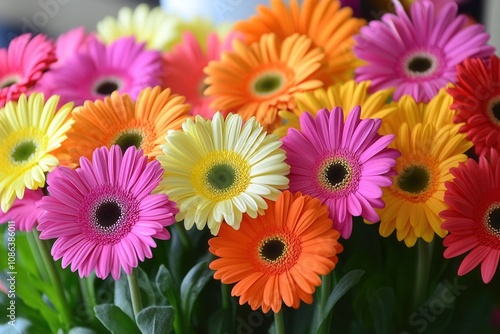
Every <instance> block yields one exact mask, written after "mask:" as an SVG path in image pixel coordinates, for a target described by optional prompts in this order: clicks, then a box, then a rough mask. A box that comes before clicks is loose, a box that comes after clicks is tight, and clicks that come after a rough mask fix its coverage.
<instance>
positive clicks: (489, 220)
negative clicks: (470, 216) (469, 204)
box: [484, 203, 500, 236]
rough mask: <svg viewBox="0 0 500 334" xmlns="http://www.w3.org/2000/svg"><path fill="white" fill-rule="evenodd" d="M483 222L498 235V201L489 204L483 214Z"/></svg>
mask: <svg viewBox="0 0 500 334" xmlns="http://www.w3.org/2000/svg"><path fill="white" fill-rule="evenodd" d="M484 223H485V224H486V227H487V228H488V229H489V230H490V231H491V232H493V233H494V234H496V235H499V236H500V203H493V204H492V205H490V207H489V208H488V210H487V211H486V214H485V215H484Z"/></svg>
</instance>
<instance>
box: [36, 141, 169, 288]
mask: <svg viewBox="0 0 500 334" xmlns="http://www.w3.org/2000/svg"><path fill="white" fill-rule="evenodd" d="M80 166H81V167H80V168H77V169H76V170H73V169H70V168H61V169H60V176H55V177H53V178H52V179H51V183H50V184H49V187H48V191H49V193H50V196H45V197H44V198H43V199H42V201H41V202H40V204H39V206H40V208H42V209H43V210H45V212H44V213H43V214H42V216H41V217H40V223H39V224H38V227H37V229H38V230H39V231H41V234H40V239H53V238H57V240H56V242H55V243H54V245H53V246H52V256H53V257H54V260H56V261H57V260H59V259H60V258H62V267H63V268H66V267H67V266H68V265H69V264H70V263H71V271H76V270H78V273H79V275H80V277H84V276H88V275H90V273H91V272H92V271H93V270H95V273H96V275H97V277H99V278H102V279H105V278H106V277H108V276H109V274H110V273H111V276H112V277H113V279H115V280H118V279H119V278H120V269H121V268H123V270H124V271H125V273H127V274H130V273H131V271H132V268H135V267H137V266H138V260H140V261H144V259H145V258H151V257H152V253H151V248H152V247H156V244H155V241H154V240H153V238H156V239H162V240H167V239H169V238H170V234H169V232H168V231H167V230H166V229H165V227H166V226H169V225H172V224H173V223H174V222H175V219H174V215H175V213H176V212H177V209H176V208H175V203H173V202H172V201H170V200H169V199H168V197H167V196H166V195H165V194H151V192H152V191H153V190H154V189H155V188H156V186H157V185H158V183H159V182H160V179H161V175H162V172H163V171H162V169H161V167H160V164H159V163H158V161H151V162H149V163H148V161H147V158H146V157H145V156H144V153H143V152H141V150H137V149H136V148H135V147H129V148H128V149H127V150H126V151H125V153H124V154H123V153H122V150H121V149H120V147H119V146H116V145H115V146H113V147H111V149H109V150H108V148H107V147H102V148H99V149H96V150H95V151H94V154H93V156H92V162H90V161H89V160H88V159H87V158H85V157H83V158H82V159H81V160H80Z"/></svg>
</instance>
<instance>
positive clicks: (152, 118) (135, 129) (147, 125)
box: [57, 86, 190, 167]
mask: <svg viewBox="0 0 500 334" xmlns="http://www.w3.org/2000/svg"><path fill="white" fill-rule="evenodd" d="M184 101H185V98H184V96H181V95H177V94H171V90H170V89H169V88H167V89H164V90H162V88H161V87H159V86H157V87H154V88H145V89H143V90H142V91H141V92H140V93H139V96H138V97H137V101H135V102H134V101H133V100H132V98H131V97H130V96H129V95H127V94H121V93H119V92H117V91H115V92H113V93H112V94H111V96H110V97H106V98H104V100H96V101H94V102H93V101H85V104H84V105H83V106H82V107H78V108H76V109H75V110H74V112H73V117H74V119H75V124H74V125H73V128H72V129H71V130H70V131H69V132H68V134H67V135H68V140H66V141H65V142H64V143H63V145H62V147H61V149H60V150H59V151H58V152H57V154H58V157H59V158H60V160H61V164H63V165H67V166H71V167H74V166H77V165H78V162H79V160H80V157H82V156H83V157H87V158H88V159H91V158H92V154H93V152H94V150H95V149H96V148H100V147H102V146H107V147H108V148H110V147H111V146H112V145H119V146H120V147H121V149H122V151H123V152H125V151H126V149H127V148H128V147H130V146H135V147H137V148H140V149H142V150H143V151H144V155H147V156H148V157H149V158H150V159H154V158H155V157H156V156H157V155H158V154H160V153H161V145H162V144H164V142H165V140H164V138H165V134H166V133H167V131H168V130H172V129H174V130H180V129H181V126H182V123H183V122H184V121H185V120H186V119H188V118H189V117H190V116H189V108H190V106H189V104H185V103H184ZM63 157H64V158H63Z"/></svg>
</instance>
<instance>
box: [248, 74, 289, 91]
mask: <svg viewBox="0 0 500 334" xmlns="http://www.w3.org/2000/svg"><path fill="white" fill-rule="evenodd" d="M284 81H285V80H284V78H283V75H282V74H279V73H266V74H264V75H262V76H261V77H259V78H257V79H256V80H255V81H254V82H253V90H254V92H255V93H256V94H257V95H263V96H267V95H272V94H274V93H276V92H277V91H278V90H279V89H280V88H281V87H282V86H283V84H284Z"/></svg>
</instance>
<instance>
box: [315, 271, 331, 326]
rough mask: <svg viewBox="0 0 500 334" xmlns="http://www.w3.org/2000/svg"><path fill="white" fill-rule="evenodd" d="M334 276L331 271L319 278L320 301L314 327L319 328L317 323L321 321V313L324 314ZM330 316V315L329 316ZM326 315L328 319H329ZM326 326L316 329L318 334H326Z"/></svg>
mask: <svg viewBox="0 0 500 334" xmlns="http://www.w3.org/2000/svg"><path fill="white" fill-rule="evenodd" d="M334 274H335V272H334V271H332V272H331V273H330V274H328V275H325V276H323V277H322V278H321V290H320V299H319V305H318V310H317V317H316V326H315V327H317V326H319V323H320V321H321V317H322V315H323V313H324V312H325V308H326V304H327V303H328V297H330V293H331V290H332V280H335V276H333V275H334ZM330 315H331V314H330ZM330 315H328V317H330ZM326 327H327V326H325V325H323V326H321V327H319V328H317V329H318V331H317V332H318V333H328V331H326V329H327V328H326Z"/></svg>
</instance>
